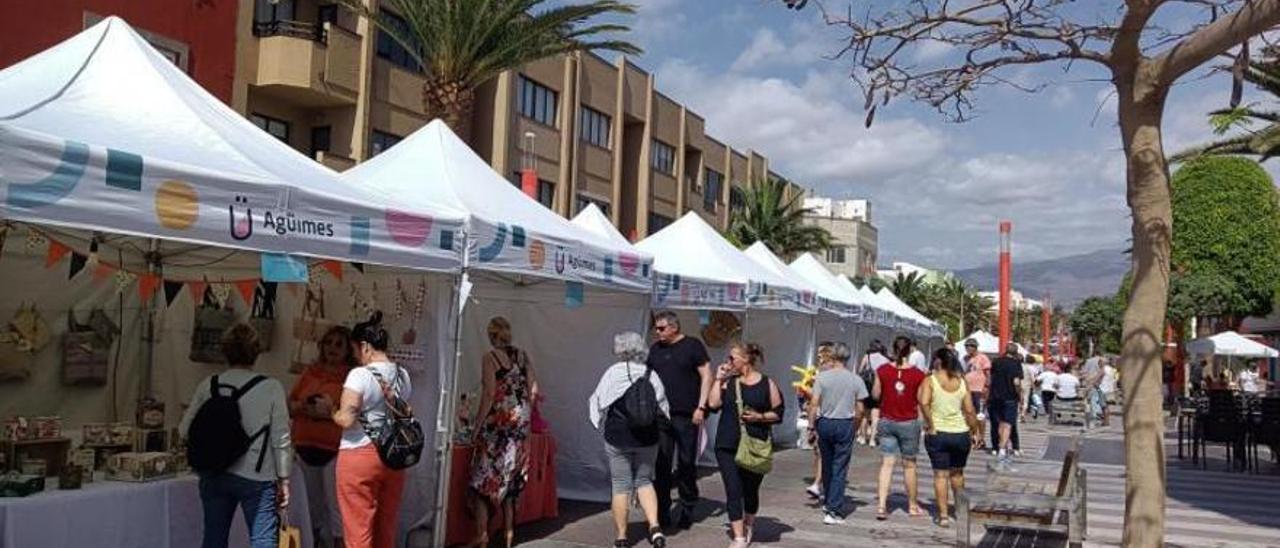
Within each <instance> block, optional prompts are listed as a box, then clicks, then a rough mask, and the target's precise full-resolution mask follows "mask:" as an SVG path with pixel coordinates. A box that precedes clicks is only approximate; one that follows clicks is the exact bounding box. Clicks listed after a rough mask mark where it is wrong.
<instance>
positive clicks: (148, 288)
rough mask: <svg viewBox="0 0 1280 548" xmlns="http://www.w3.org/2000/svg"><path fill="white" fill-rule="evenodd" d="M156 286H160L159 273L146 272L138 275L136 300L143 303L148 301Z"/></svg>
mask: <svg viewBox="0 0 1280 548" xmlns="http://www.w3.org/2000/svg"><path fill="white" fill-rule="evenodd" d="M157 287H160V276H159V275H156V274H149V273H148V274H142V275H141V276H138V300H139V301H140V302H141V303H142V304H144V305H145V304H147V303H148V302H150V301H151V297H152V296H153V295H155V294H156V288H157Z"/></svg>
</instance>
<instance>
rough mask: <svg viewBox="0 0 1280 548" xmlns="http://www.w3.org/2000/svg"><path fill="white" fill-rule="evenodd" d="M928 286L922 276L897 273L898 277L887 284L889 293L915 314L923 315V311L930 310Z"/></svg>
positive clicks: (916, 273) (913, 273)
mask: <svg viewBox="0 0 1280 548" xmlns="http://www.w3.org/2000/svg"><path fill="white" fill-rule="evenodd" d="M928 289H929V284H928V283H926V282H925V280H924V276H921V275H920V273H919V272H912V273H910V274H903V273H902V272H899V273H898V277H896V278H894V279H893V280H892V281H890V282H889V291H892V292H893V294H894V295H897V296H898V299H900V300H901V301H902V302H903V303H906V305H907V306H910V307H911V308H913V309H915V310H916V312H920V313H921V314H925V310H926V309H928V308H931V304H932V303H929V302H928V301H929V299H928V296H929V295H928V293H929V291H928Z"/></svg>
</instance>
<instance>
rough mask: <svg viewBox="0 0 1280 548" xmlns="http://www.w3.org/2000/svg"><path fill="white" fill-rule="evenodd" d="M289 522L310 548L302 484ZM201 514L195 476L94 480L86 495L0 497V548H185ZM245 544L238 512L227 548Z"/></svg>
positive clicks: (297, 481)
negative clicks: (125, 480) (158, 478)
mask: <svg viewBox="0 0 1280 548" xmlns="http://www.w3.org/2000/svg"><path fill="white" fill-rule="evenodd" d="M290 487H291V491H292V492H291V495H292V496H291V498H290V501H291V502H290V504H289V520H290V523H291V525H294V526H296V527H298V528H299V529H301V530H302V545H303V546H312V540H311V518H310V516H309V514H308V511H307V503H306V501H307V486H306V482H303V481H302V478H301V477H300V476H299V475H297V474H295V475H294V476H293V478H291V481H290ZM203 520H204V514H203V511H202V510H201V507H200V492H199V487H198V480H197V478H196V477H195V476H191V475H187V476H182V477H178V478H174V479H170V480H163V481H155V482H149V483H123V482H114V481H98V482H95V483H91V484H85V486H84V488H83V489H77V490H71V491H45V492H44V493H40V494H36V495H32V496H30V497H24V498H0V548H85V547H89V546H93V547H95V548H96V547H100V548H161V547H165V546H167V547H171V548H186V547H196V546H200V539H201V535H202V533H203V530H204V525H203V524H204V521H203ZM247 545H248V533H247V532H246V530H245V525H244V518H243V516H242V515H241V514H240V512H238V511H237V512H236V518H235V519H234V520H233V521H232V526H231V546H232V547H233V548H243V547H246V546H247Z"/></svg>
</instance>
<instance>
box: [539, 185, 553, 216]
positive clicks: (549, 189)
mask: <svg viewBox="0 0 1280 548" xmlns="http://www.w3.org/2000/svg"><path fill="white" fill-rule="evenodd" d="M538 203H540V204H542V205H544V206H547V209H554V208H555V204H556V185H555V183H552V182H551V181H543V180H542V179H538Z"/></svg>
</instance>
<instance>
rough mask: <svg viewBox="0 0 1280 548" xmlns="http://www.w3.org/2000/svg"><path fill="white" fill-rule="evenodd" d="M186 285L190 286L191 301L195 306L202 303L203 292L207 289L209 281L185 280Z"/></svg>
mask: <svg viewBox="0 0 1280 548" xmlns="http://www.w3.org/2000/svg"><path fill="white" fill-rule="evenodd" d="M187 287H189V288H191V302H193V303H196V306H200V305H201V304H203V303H204V292H205V291H207V290H208V289H209V282H207V281H204V280H198V281H194V282H187Z"/></svg>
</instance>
